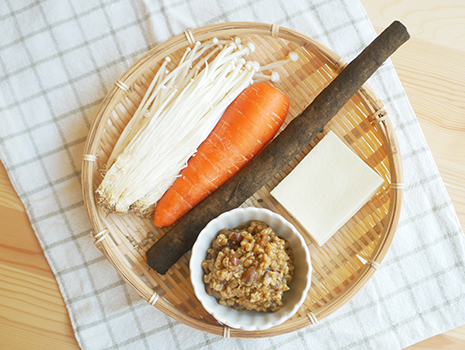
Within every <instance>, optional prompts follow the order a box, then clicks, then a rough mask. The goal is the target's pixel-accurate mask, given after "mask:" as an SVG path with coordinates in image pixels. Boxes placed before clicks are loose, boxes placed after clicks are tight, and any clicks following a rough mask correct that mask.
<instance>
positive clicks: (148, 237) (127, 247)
mask: <svg viewBox="0 0 465 350" xmlns="http://www.w3.org/2000/svg"><path fill="white" fill-rule="evenodd" d="M235 36H239V37H240V38H241V39H242V40H243V41H246V42H247V41H250V42H253V43H254V44H255V46H256V51H255V52H254V53H253V54H251V58H252V59H254V60H257V61H258V62H259V63H260V65H266V64H268V63H271V62H274V61H277V60H283V59H286V57H287V55H288V54H289V52H291V51H295V52H297V54H298V56H299V60H298V61H297V62H289V63H287V64H286V65H284V66H281V67H279V68H276V69H275V70H276V71H277V72H278V73H279V74H280V77H281V79H280V81H279V82H278V83H274V86H275V87H277V88H278V89H280V90H281V91H283V92H284V93H285V94H286V95H287V96H288V97H289V100H290V109H289V115H288V119H287V120H286V122H285V124H287V123H288V122H289V121H290V120H291V119H292V118H294V117H296V116H297V115H299V114H300V113H301V112H302V110H304V109H305V107H307V106H308V105H309V104H310V102H311V101H312V100H313V98H314V97H315V96H316V95H317V94H318V93H319V92H320V91H321V90H322V89H323V88H324V87H325V86H327V85H328V83H329V82H330V81H331V80H332V79H333V77H334V76H335V75H336V74H337V73H338V72H340V71H341V70H342V69H343V68H344V66H345V61H344V60H343V59H342V58H340V57H338V56H337V55H335V54H334V53H333V52H331V51H330V50H328V49H327V48H325V47H323V46H322V45H321V44H319V43H317V42H315V41H313V40H312V39H310V38H308V37H306V36H304V35H301V34H299V33H296V32H294V31H291V30H288V29H286V28H282V27H279V26H276V25H269V24H260V23H226V24H221V25H211V26H207V27H203V28H198V29H194V30H191V31H189V32H187V33H186V34H181V35H178V36H176V37H173V38H172V39H170V40H168V41H167V42H165V43H163V44H161V45H159V46H157V47H155V48H154V49H152V50H151V51H150V52H148V53H147V54H146V55H145V56H144V57H142V58H141V59H140V60H139V61H138V62H136V63H135V64H134V65H133V67H132V68H130V69H129V70H128V71H127V72H126V73H125V74H124V76H122V77H121V78H120V79H119V80H118V82H117V83H116V84H115V87H114V88H113V90H112V91H110V93H109V94H108V95H107V97H106V98H105V100H104V101H103V103H102V105H101V108H100V110H99V112H98V115H97V117H96V119H95V121H94V125H93V127H92V128H91V131H90V133H89V137H88V141H87V146H86V151H85V158H84V159H83V193H84V199H85V202H86V206H87V210H88V214H89V217H90V220H91V223H92V226H93V229H94V232H95V234H96V235H98V236H97V240H96V244H97V246H98V247H99V248H100V249H101V251H102V252H103V254H104V255H105V256H106V257H107V259H108V260H109V261H110V262H111V263H112V264H113V265H114V267H115V268H116V269H117V271H118V272H119V273H120V274H121V275H122V276H123V278H124V279H125V280H126V281H127V282H128V283H129V284H130V285H131V286H132V287H133V288H134V289H135V290H136V291H137V292H138V293H139V295H140V296H141V297H142V298H144V299H145V300H147V301H150V304H152V305H154V306H155V307H157V308H159V309H160V310H161V311H163V312H165V313H166V314H167V315H169V316H171V317H173V318H175V319H176V320H179V321H180V322H183V323H185V324H187V325H189V326H191V327H194V328H197V329H200V330H204V331H206V332H209V333H212V334H216V335H219V336H225V334H226V335H227V336H228V337H232V338H233V337H239V338H256V337H268V336H274V335H279V334H284V333H288V332H291V331H295V330H297V329H300V328H303V327H307V326H310V325H311V324H314V323H316V322H318V321H319V320H321V319H323V318H324V317H326V316H328V315H330V314H331V313H333V312H334V311H335V310H337V309H338V308H340V307H341V306H342V305H343V304H344V303H346V302H347V301H349V300H350V299H351V298H352V297H353V296H354V295H355V294H356V293H357V292H358V291H359V290H360V289H361V288H362V287H363V285H364V284H365V283H366V282H367V281H368V280H369V278H370V277H371V276H372V275H373V273H374V272H375V271H376V269H377V267H379V264H381V262H382V260H383V258H384V256H385V254H386V252H387V250H388V248H389V245H390V243H391V240H392V238H393V235H394V232H395V229H396V226H397V222H398V218H399V214H400V201H401V197H402V170H401V162H400V155H399V154H398V151H397V149H398V147H397V144H396V138H395V135H394V132H393V128H392V126H391V124H390V120H389V117H388V115H387V112H386V111H385V110H384V108H383V105H382V103H381V102H380V101H379V100H378V99H377V98H376V96H375V95H374V93H373V92H372V91H371V90H370V89H369V88H368V87H367V86H365V87H364V88H363V89H361V90H360V91H359V93H357V94H356V95H355V96H354V97H353V98H352V99H351V100H350V101H349V102H348V103H347V104H346V105H345V107H344V108H343V109H342V110H341V111H340V112H339V113H338V114H337V116H336V117H335V118H333V120H332V121H331V122H330V123H329V124H328V125H327V126H326V127H325V129H324V130H323V131H322V133H321V134H320V135H319V136H318V137H317V138H316V139H315V140H314V141H313V142H312V143H311V144H310V145H308V147H306V149H304V151H302V152H301V154H299V156H298V157H296V158H295V159H294V160H293V161H292V162H291V163H290V164H288V166H287V167H286V168H285V169H284V170H283V171H282V172H280V173H279V174H277V175H276V176H275V177H274V178H273V180H272V181H270V182H269V183H268V184H266V185H265V186H264V187H263V188H262V189H261V190H260V191H258V192H257V193H255V194H254V195H253V196H252V197H250V198H249V199H248V200H247V201H246V202H245V203H244V204H243V206H256V207H264V208H268V209H271V210H273V211H275V212H278V213H280V214H281V215H283V216H284V217H285V218H286V219H287V220H289V221H290V222H291V223H293V224H294V225H295V226H296V227H297V229H298V230H299V231H300V232H301V234H302V235H303V236H304V238H305V240H306V242H307V244H308V247H309V249H310V254H311V256H312V265H313V276H312V288H311V289H310V291H309V293H308V296H307V298H306V301H305V303H304V305H303V306H302V307H301V308H300V310H299V311H298V313H297V314H296V315H294V316H293V317H292V318H291V319H289V320H288V321H286V322H285V323H284V324H282V325H280V326H277V327H274V328H272V329H270V330H266V331H257V332H247V331H242V330H236V329H227V331H226V330H225V329H224V328H223V326H222V325H220V324H219V323H218V322H217V321H215V320H214V319H213V317H212V316H211V315H209V314H208V313H207V312H206V311H205V310H204V309H203V308H202V306H201V305H200V302H198V300H197V299H196V297H195V295H194V292H193V288H192V286H191V283H190V280H189V267H188V263H189V253H187V254H186V255H185V256H183V257H182V258H181V260H179V261H178V263H176V264H175V265H174V266H173V267H172V268H171V269H170V270H169V272H168V273H167V274H166V275H164V276H162V275H159V274H157V273H156V272H154V271H153V270H151V269H150V268H149V267H148V265H147V263H146V261H145V252H146V250H147V249H148V248H149V247H150V246H151V245H152V244H153V243H154V242H155V241H156V240H157V239H159V237H161V236H162V235H163V234H164V233H165V232H166V231H167V230H166V229H158V228H156V227H155V226H154V225H153V223H152V222H151V220H147V219H145V220H143V219H141V218H139V217H138V216H136V215H134V214H125V215H114V214H112V215H109V216H106V215H105V214H104V213H103V211H102V210H101V209H100V208H98V207H97V205H96V202H95V190H96V189H97V187H98V185H99V184H100V182H101V181H102V179H103V177H102V173H103V172H104V171H105V169H104V164H106V162H107V160H108V157H109V156H110V154H111V151H112V149H113V147H114V145H115V144H116V142H117V140H118V138H119V136H120V135H121V133H122V131H123V129H124V127H125V125H126V124H127V123H128V122H129V120H130V118H131V117H132V115H133V113H134V112H135V110H136V108H137V106H138V105H139V103H140V101H141V100H142V97H143V96H144V93H145V91H146V90H147V88H148V86H149V84H150V81H151V78H153V76H154V75H155V72H156V71H157V69H158V67H159V66H160V65H161V63H162V60H163V59H164V58H165V57H166V56H169V57H170V58H171V60H172V62H171V63H170V64H172V65H174V64H176V62H178V61H179V60H180V59H181V57H182V54H183V52H184V50H185V48H186V47H187V46H191V45H192V44H191V43H192V42H193V41H196V40H200V41H202V40H207V39H211V38H214V37H217V38H219V39H230V38H232V37H235ZM283 127H284V126H283ZM329 130H332V131H334V132H335V133H336V135H338V136H339V137H340V138H341V139H342V140H344V141H345V143H346V144H347V145H348V146H349V147H350V148H351V149H352V150H353V151H354V152H355V153H356V154H357V155H358V156H359V157H360V158H361V159H363V160H364V161H365V162H366V163H367V164H368V165H369V166H370V167H371V168H373V169H374V170H375V171H376V172H377V173H378V174H379V175H380V176H382V177H383V178H384V180H385V186H384V187H383V188H382V189H381V190H380V191H379V192H378V193H377V194H376V195H375V196H374V197H373V198H372V199H371V200H370V201H369V202H368V203H367V204H366V205H364V206H363V208H362V209H361V210H360V211H359V212H358V213H356V214H355V215H354V216H353V217H352V218H351V219H350V220H349V221H348V222H347V223H346V224H345V225H344V226H343V227H342V228H341V229H340V230H339V231H338V232H337V233H336V234H335V235H334V236H333V238H331V239H330V240H329V241H328V243H327V244H325V245H324V246H323V247H319V246H318V245H316V244H315V243H313V242H312V240H311V239H310V237H309V236H308V234H307V233H306V232H305V230H303V228H302V227H301V226H300V225H299V224H298V223H297V222H296V221H295V220H293V218H292V217H291V216H290V215H289V214H288V213H287V212H286V211H285V210H284V209H283V208H282V207H281V206H280V205H279V204H278V202H277V201H276V200H275V199H274V198H272V197H271V196H270V194H269V193H270V191H271V190H272V189H273V188H274V187H275V186H276V185H277V184H278V183H279V182H280V180H282V179H283V178H284V177H285V176H286V175H287V174H288V173H289V172H290V171H291V170H292V169H293V168H294V167H295V166H296V165H297V164H298V163H299V161H300V160H301V159H302V158H303V157H304V156H305V154H307V153H308V152H309V151H310V150H311V149H312V148H313V147H314V146H315V145H316V144H317V143H318V142H319V140H321V138H322V137H323V136H324V134H326V133H327V132H328V131H329ZM92 155H94V156H96V157H97V158H96V160H95V161H90V160H91V159H92V160H93V158H92V157H91V156H92ZM391 184H392V186H391ZM309 214H310V213H309ZM104 230H108V234H103V233H101V232H103V231H104ZM154 293H156V294H154ZM155 295H156V296H157V297H154V296H155ZM158 296H159V298H158ZM154 300H155V302H154Z"/></svg>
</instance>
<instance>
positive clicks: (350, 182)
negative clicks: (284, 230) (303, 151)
mask: <svg viewBox="0 0 465 350" xmlns="http://www.w3.org/2000/svg"><path fill="white" fill-rule="evenodd" d="M383 183H384V180H383V178H382V177H381V176H379V175H378V174H377V173H376V172H375V171H374V170H373V169H371V168H370V167H369V166H368V165H367V164H366V163H365V162H363V161H362V160H361V159H360V157H359V156H358V155H357V154H355V153H354V152H353V151H352V150H351V149H350V148H349V147H347V146H346V145H345V144H344V142H342V141H341V140H340V139H339V138H338V137H337V136H336V134H334V133H333V132H329V133H328V134H327V135H326V136H325V137H324V138H323V139H322V140H321V141H320V142H319V143H318V144H317V145H316V146H315V148H313V149H312V150H311V151H310V153H309V154H307V156H305V158H304V159H303V160H302V161H301V162H300V163H299V165H297V167H295V169H294V170H292V172H291V173H290V174H289V175H288V176H286V178H285V179H284V180H283V181H281V183H279V184H278V186H276V187H275V188H274V189H273V190H272V191H271V195H272V196H273V197H274V198H276V200H278V202H280V203H281V205H282V206H283V207H284V208H285V209H286V210H287V211H288V212H289V213H290V214H291V215H292V216H293V217H294V218H295V219H296V220H297V221H299V223H300V224H301V225H302V226H303V227H304V228H305V229H306V231H307V232H308V233H309V234H310V236H311V237H312V238H313V240H314V241H315V242H316V243H317V244H318V245H320V246H322V245H323V244H325V243H326V241H327V240H328V239H329V238H330V237H331V236H332V235H333V234H334V233H336V232H337V231H338V230H339V229H340V228H341V226H343V225H344V224H345V223H346V222H347V221H348V220H349V219H350V218H351V217H352V216H353V215H354V214H355V213H357V212H358V211H359V210H360V209H361V208H362V206H363V205H364V204H366V202H368V200H370V199H371V198H372V197H373V196H374V195H375V194H376V192H378V190H379V189H380V188H381V186H382V185H383Z"/></svg>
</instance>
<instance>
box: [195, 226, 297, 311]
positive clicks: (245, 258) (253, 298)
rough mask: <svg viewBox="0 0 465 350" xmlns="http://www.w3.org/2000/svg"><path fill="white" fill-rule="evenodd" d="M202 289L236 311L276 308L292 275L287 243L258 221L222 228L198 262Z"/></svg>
mask: <svg viewBox="0 0 465 350" xmlns="http://www.w3.org/2000/svg"><path fill="white" fill-rule="evenodd" d="M202 268H203V270H204V272H205V276H204V282H205V289H206V291H207V293H208V294H209V295H212V296H214V297H215V298H216V299H218V303H220V304H221V305H225V306H230V307H232V308H234V309H237V310H257V311H278V310H279V309H281V307H282V306H283V301H282V298H283V294H284V292H285V291H287V290H289V285H290V283H291V281H292V276H293V274H294V254H293V252H292V249H291V248H289V242H287V241H285V240H284V239H281V238H279V237H278V236H277V235H276V233H275V232H274V231H273V229H272V228H271V227H269V226H268V225H267V224H265V223H264V222H261V221H252V222H251V223H250V224H249V225H248V226H240V227H237V228H234V229H232V230H228V229H222V230H221V231H220V232H219V233H218V235H217V237H216V238H215V240H214V241H213V244H212V247H211V248H209V249H207V259H206V260H204V261H203V262H202Z"/></svg>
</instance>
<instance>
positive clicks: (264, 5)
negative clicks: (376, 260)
mask: <svg viewBox="0 0 465 350" xmlns="http://www.w3.org/2000/svg"><path fill="white" fill-rule="evenodd" d="M0 18H1V20H0V33H2V34H1V35H0V50H1V54H0V88H1V90H0V91H1V95H0V108H1V114H0V116H1V117H0V118H1V125H0V137H1V143H0V156H1V160H2V162H3V163H4V165H5V167H6V169H7V171H8V174H9V176H10V178H11V180H12V182H13V185H14V186H15V188H16V190H17V192H18V194H19V196H20V197H21V200H22V201H23V203H24V205H25V207H26V210H27V213H28V215H29V218H30V220H31V223H32V226H33V228H34V230H35V232H36V234H37V236H38V238H39V241H40V243H41V245H42V248H43V250H44V252H45V255H46V257H47V259H48V261H49V263H50V266H51V268H52V270H53V271H54V273H55V276H56V278H57V281H58V283H59V285H60V288H61V291H62V294H63V297H64V300H65V302H66V305H67V307H68V310H69V314H70V317H71V321H72V324H73V327H74V330H75V333H76V338H77V340H78V342H79V344H80V346H81V347H82V348H83V349H150V348H153V349H162V348H163V349H211V348H213V347H214V348H222V349H233V348H239V349H245V348H280V347H291V346H292V347H293V348H295V349H299V348H300V349H308V348H310V347H311V348H313V349H348V348H356V349H357V348H358V349H367V348H373V349H396V348H402V347H405V346H407V345H409V344H412V343H415V342H418V341H420V340H422V339H425V338H428V337H430V336H433V335H435V334H437V333H441V332H444V331H446V330H448V329H451V328H453V327H456V326H458V325H461V324H464V323H465V264H464V257H465V253H464V236H463V232H462V231H461V229H460V226H459V222H458V220H457V217H456V215H455V213H454V210H453V207H452V204H451V201H450V199H449V198H448V196H447V194H446V191H445V188H444V186H443V183H442V180H441V178H440V176H439V173H438V170H437V169H436V166H435V164H434V162H433V159H432V157H431V154H430V151H429V149H428V147H427V145H426V143H425V140H424V138H423V135H422V133H421V131H420V128H419V126H418V122H417V120H416V118H415V116H414V114H413V112H412V110H411V108H410V105H409V103H408V101H407V98H406V95H405V93H404V91H403V89H402V87H401V84H400V82H399V80H398V78H397V76H396V73H395V71H394V68H393V66H392V65H391V63H390V62H387V63H386V64H385V65H384V66H383V67H382V68H381V69H380V70H379V71H378V72H377V73H376V74H375V76H374V77H373V78H372V79H371V80H370V82H369V83H370V85H371V86H372V88H374V90H375V92H376V93H377V95H378V96H379V97H380V98H381V99H382V101H383V102H384V104H385V105H386V107H387V109H388V111H389V113H390V116H391V118H392V120H393V123H394V125H395V127H396V132H397V136H398V138H399V143H400V148H401V152H402V155H403V163H404V170H405V183H406V188H405V197H404V202H403V210H402V216H401V221H400V224H399V228H398V231H397V234H396V237H395V239H394V242H393V244H392V247H391V249H390V251H389V253H388V255H387V256H386V259H385V261H384V262H383V264H382V266H381V268H380V269H379V270H378V271H377V272H376V273H375V275H374V277H373V278H372V279H371V280H370V282H369V283H368V284H367V285H366V286H365V288H364V289H363V290H362V291H361V292H360V293H359V294H358V295H357V296H356V297H355V298H354V299H353V300H352V301H351V302H349V303H348V304H347V305H345V306H344V307H342V308H341V309H340V310H338V311H337V312H335V313H334V314H333V315H331V316H330V317H328V318H327V319H325V320H322V321H321V322H319V323H318V324H316V325H315V326H311V327H308V328H306V329H304V330H300V331H297V332H294V333H291V334H288V335H284V336H278V337H274V338H267V339H258V340H237V339H224V338H221V337H216V336H212V335H209V334H206V333H203V332H200V331H197V330H193V329H190V328H189V327H187V326H185V325H183V324H181V323H178V322H177V321H175V320H173V319H171V318H169V317H168V316H166V315H164V314H163V313H161V312H160V311H158V310H157V309H156V308H154V307H151V306H149V305H148V304H147V303H146V302H145V301H142V300H141V299H140V298H139V297H138V296H137V295H136V293H135V292H134V291H133V290H132V289H131V288H130V287H129V286H128V285H127V284H126V283H125V282H123V281H122V279H121V278H120V277H119V276H118V274H117V273H116V272H115V270H114V269H113V268H112V267H111V266H110V264H109V263H108V262H107V261H106V260H105V258H104V257H103V256H102V254H101V253H100V252H99V251H98V250H97V249H96V248H95V246H94V245H93V240H92V238H90V234H91V233H90V224H89V222H88V220H87V217H86V213H85V210H84V206H83V200H82V197H81V192H80V166H81V157H82V154H83V148H84V142H85V139H86V135H87V132H88V130H89V127H90V125H91V123H92V119H93V118H94V116H95V115H96V112H97V109H98V106H99V104H100V103H101V102H102V99H103V97H104V96H105V94H106V93H107V92H108V91H109V89H111V88H112V86H113V84H114V82H115V81H116V80H117V79H118V78H119V77H120V76H121V75H122V73H123V72H124V71H125V70H126V69H127V68H128V67H129V66H130V65H131V64H132V63H133V62H134V61H135V60H136V59H137V58H138V57H140V56H141V55H142V54H143V53H145V52H146V51H147V50H149V49H151V48H152V47H154V46H155V45H156V44H158V43H161V42H163V41H164V40H166V39H168V38H170V37H171V36H173V35H175V34H179V33H182V32H184V31H185V30H187V29H190V28H195V27H199V26H202V25H205V24H211V23H219V22H225V21H257V22H266V23H277V24H279V25H280V26H284V27H288V28H292V29H294V30H297V31H299V32H301V33H304V34H307V35H309V36H311V37H313V38H315V39H316V40H318V41H320V42H322V43H323V44H325V45H327V46H329V47H330V48H332V49H333V50H334V51H335V52H337V53H338V54H339V55H341V56H342V57H344V58H346V59H347V60H351V59H352V58H354V57H355V56H356V54H357V53H358V52H359V51H360V50H361V49H362V48H363V47H365V46H366V45H367V44H368V43H369V42H371V41H372V39H373V38H374V37H375V32H374V30H373V28H372V26H371V24H370V22H369V20H368V18H367V16H366V14H365V12H364V10H363V8H362V7H361V5H360V4H359V3H358V1H357V0H293V1H284V0H269V1H264V0H247V1H246V0H237V1H224V0H219V1H206V0H178V1H176V0H174V1H162V0H145V1H144V0H138V1H131V0H109V1H104V0H99V1H80V0H75V1H74V0H61V1H58V0H48V1H34V2H33V1H19V0H14V1H13V0H4V1H2V2H1V3H0Z"/></svg>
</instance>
